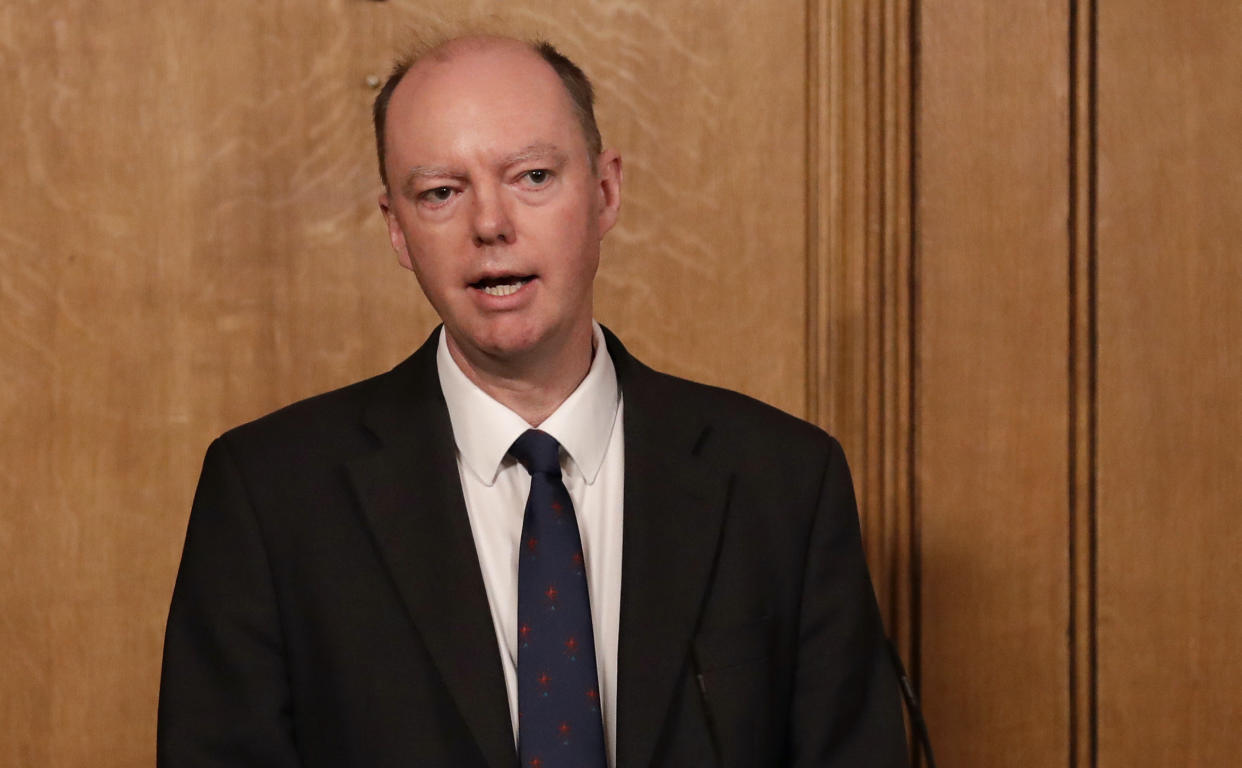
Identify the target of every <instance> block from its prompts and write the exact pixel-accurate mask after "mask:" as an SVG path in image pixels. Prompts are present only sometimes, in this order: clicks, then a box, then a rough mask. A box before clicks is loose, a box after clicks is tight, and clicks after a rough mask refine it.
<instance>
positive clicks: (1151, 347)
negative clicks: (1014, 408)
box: [1098, 0, 1242, 768]
mask: <svg viewBox="0 0 1242 768" xmlns="http://www.w3.org/2000/svg"><path fill="white" fill-rule="evenodd" d="M1099 6H1100V11H1099V204H1098V205H1099V208H1098V215H1099V235H1098V237H1099V307H1098V313H1099V522H1098V525H1099V561H1098V572H1099V627H1098V643H1099V707H1100V710H1099V765H1100V766H1101V767H1102V768H1111V767H1112V766H1130V765H1185V766H1213V767H1215V766H1226V765H1237V764H1238V762H1239V759H1240V756H1242V731H1240V730H1239V729H1238V723H1239V722H1242V696H1239V694H1238V691H1239V690H1240V689H1242V657H1239V654H1238V649H1239V647H1240V644H1242V600H1240V599H1239V597H1238V595H1239V584H1242V557H1240V556H1239V553H1242V524H1240V521H1242V516H1240V513H1242V449H1240V447H1239V436H1240V435H1242V333H1240V332H1239V331H1240V330H1242V245H1240V244H1242V143H1240V142H1239V137H1240V136H1242V92H1240V91H1239V89H1238V87H1237V85H1238V83H1239V82H1242V46H1240V45H1239V42H1238V41H1239V40H1240V39H1242V6H1239V5H1238V4H1237V3H1191V4H1187V3H1181V2H1174V1H1173V0H1143V1H1142V2H1137V3H1134V2H1117V0H1101V1H1100V3H1099Z"/></svg>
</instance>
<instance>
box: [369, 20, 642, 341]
mask: <svg viewBox="0 0 1242 768" xmlns="http://www.w3.org/2000/svg"><path fill="white" fill-rule="evenodd" d="M451 45H452V44H451ZM386 128H387V139H386V141H387V147H386V149H387V166H386V170H387V173H388V179H389V185H390V187H389V190H388V191H387V192H386V193H385V194H383V195H381V197H380V208H381V209H382V210H383V212H384V215H385V218H386V220H387V223H388V233H389V238H390V240H391V241H392V246H393V249H394V250H395V251H396V252H397V257H398V260H399V261H400V262H401V264H402V266H404V267H406V268H407V269H411V270H413V272H414V274H415V275H417V277H418V281H419V284H420V285H421V286H422V289H423V292H424V293H425V294H426V295H427V298H428V299H429V300H430V301H431V304H432V306H434V307H435V309H436V311H437V312H438V313H439V315H440V318H441V319H442V320H443V321H444V326H445V328H446V329H447V331H448V334H449V344H450V347H456V350H455V351H456V352H459V353H464V354H465V356H466V357H467V359H469V360H472V361H478V360H480V359H489V360H492V361H496V362H499V363H501V364H507V363H521V361H523V360H524V359H525V360H538V359H547V358H548V357H549V356H551V357H552V358H555V356H556V354H557V352H558V351H559V350H562V349H564V348H566V347H567V346H568V345H569V344H570V343H571V342H573V341H574V340H579V339H582V338H583V334H584V333H586V334H589V332H590V331H589V329H590V323H591V317H592V283H593V281H594V278H595V271H596V268H597V266H598V264H599V245H600V239H601V238H602V237H603V235H604V233H605V232H607V231H608V230H609V229H610V228H611V227H612V225H613V224H614V223H615V221H616V217H617V211H618V207H619V204H620V183H621V165H620V158H619V157H617V156H616V155H615V153H611V152H605V153H603V154H601V155H600V156H599V158H598V159H597V164H598V166H597V167H598V172H597V171H596V170H594V169H592V166H591V159H592V158H591V157H590V151H589V150H588V149H587V143H586V139H585V137H584V135H583V133H582V129H581V127H580V124H579V122H578V120H577V117H576V115H575V114H574V111H573V106H572V103H571V101H570V98H569V95H568V93H567V92H566V91H565V89H564V87H563V86H562V84H561V82H560V79H559V78H558V77H557V75H556V73H555V72H554V71H553V70H552V68H551V67H550V66H549V65H548V64H546V63H545V62H544V61H543V60H542V59H540V58H539V56H538V55H537V54H536V53H534V52H533V51H531V50H529V49H528V48H526V47H525V46H523V45H520V44H517V43H512V44H510V43H506V42H490V43H483V44H481V45H480V44H477V43H476V44H475V45H474V46H471V47H466V48H464V49H463V48H461V47H458V48H457V49H453V50H450V51H449V57H448V59H447V60H440V61H438V60H435V59H434V58H431V57H428V58H426V59H424V60H422V61H421V62H419V63H418V64H416V65H415V66H414V68H412V69H411V71H410V72H409V73H408V74H407V75H406V76H405V78H404V79H403V80H402V81H401V82H400V84H398V86H397V88H396V90H395V91H394V92H393V95H392V100H391V101H390V103H389V108H388V117H387V126H386ZM588 338H589V336H588Z"/></svg>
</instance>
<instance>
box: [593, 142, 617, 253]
mask: <svg viewBox="0 0 1242 768" xmlns="http://www.w3.org/2000/svg"><path fill="white" fill-rule="evenodd" d="M596 168H597V171H596V181H595V183H596V187H597V189H598V190H599V214H598V215H599V236H600V237H603V236H604V235H605V234H606V233H607V232H608V230H610V229H612V227H613V225H614V224H616V223H617V216H618V215H619V214H620V213H621V177H622V175H623V174H622V171H621V155H620V154H619V153H618V152H617V151H616V150H613V149H605V150H604V151H603V152H600V153H599V158H598V159H597V160H596Z"/></svg>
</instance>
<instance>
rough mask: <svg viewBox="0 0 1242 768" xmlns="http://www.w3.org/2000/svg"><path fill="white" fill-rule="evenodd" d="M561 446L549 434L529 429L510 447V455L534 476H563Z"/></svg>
mask: <svg viewBox="0 0 1242 768" xmlns="http://www.w3.org/2000/svg"><path fill="white" fill-rule="evenodd" d="M560 450H561V444H560V443H558V442H556V438H555V437H552V435H549V434H548V433H547V432H540V431H539V430H537V429H528V430H526V431H525V432H523V433H522V434H521V436H519V437H518V439H517V440H514V441H513V445H511V446H509V455H510V456H512V457H513V458H515V459H517V460H518V461H520V462H522V466H524V467H526V471H527V472H529V473H531V474H532V475H537V474H542V475H552V476H554V477H560V476H561V454H560Z"/></svg>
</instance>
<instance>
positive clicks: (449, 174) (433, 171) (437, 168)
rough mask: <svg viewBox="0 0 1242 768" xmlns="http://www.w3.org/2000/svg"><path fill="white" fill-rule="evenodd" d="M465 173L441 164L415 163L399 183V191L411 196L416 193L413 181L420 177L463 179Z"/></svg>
mask: <svg viewBox="0 0 1242 768" xmlns="http://www.w3.org/2000/svg"><path fill="white" fill-rule="evenodd" d="M464 178H466V174H465V172H464V171H460V170H456V169H453V168H448V167H445V166H442V165H416V166H414V167H413V168H411V169H410V171H409V173H407V174H406V175H405V182H404V183H403V184H402V185H401V191H402V192H404V193H405V195H406V196H407V197H413V196H414V195H415V194H417V193H418V190H417V189H416V188H415V182H417V181H419V180H421V179H454V180H459V179H464Z"/></svg>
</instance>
